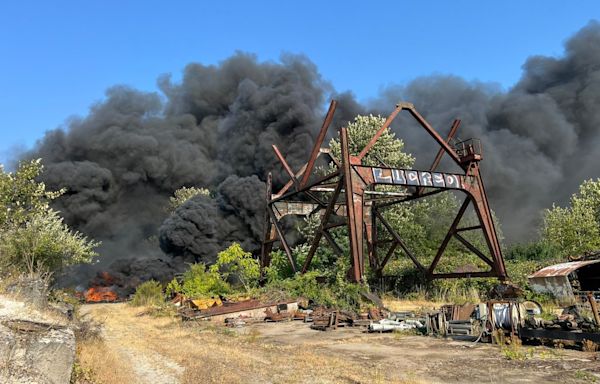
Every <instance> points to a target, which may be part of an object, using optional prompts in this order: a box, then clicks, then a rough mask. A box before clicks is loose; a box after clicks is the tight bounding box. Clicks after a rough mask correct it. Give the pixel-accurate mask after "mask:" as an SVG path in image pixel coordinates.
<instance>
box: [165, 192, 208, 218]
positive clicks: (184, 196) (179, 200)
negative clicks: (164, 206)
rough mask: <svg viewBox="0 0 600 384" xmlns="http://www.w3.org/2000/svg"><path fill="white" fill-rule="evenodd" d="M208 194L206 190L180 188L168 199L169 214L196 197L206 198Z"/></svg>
mask: <svg viewBox="0 0 600 384" xmlns="http://www.w3.org/2000/svg"><path fill="white" fill-rule="evenodd" d="M209 194H210V192H209V191H208V189H206V188H197V187H181V188H179V189H178V190H176V191H175V192H174V193H173V196H171V197H170V198H169V212H173V211H175V209H177V207H179V206H180V205H181V204H183V203H185V202H186V201H188V200H189V199H191V198H192V197H194V196H196V195H204V196H208V195H209Z"/></svg>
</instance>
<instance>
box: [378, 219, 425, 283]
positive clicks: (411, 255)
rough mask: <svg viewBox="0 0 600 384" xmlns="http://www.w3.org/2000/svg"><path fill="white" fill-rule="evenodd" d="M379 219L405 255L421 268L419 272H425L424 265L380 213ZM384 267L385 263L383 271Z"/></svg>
mask: <svg viewBox="0 0 600 384" xmlns="http://www.w3.org/2000/svg"><path fill="white" fill-rule="evenodd" d="M377 218H378V219H379V220H380V221H381V224H383V226H384V227H385V229H387V231H388V232H389V234H390V235H392V237H393V238H394V240H396V243H398V245H400V247H401V248H402V250H403V251H404V253H406V255H407V256H408V257H409V258H410V259H411V260H412V262H413V263H414V264H415V265H416V266H417V268H419V270H421V271H422V272H425V267H424V266H423V264H421V263H420V262H419V260H417V258H416V257H415V255H413V254H412V252H411V251H410V250H409V249H408V247H407V246H406V244H405V243H404V241H402V238H401V237H400V235H398V233H397V232H396V231H395V230H394V228H392V226H391V225H390V223H388V221H387V220H386V219H385V217H383V215H382V214H381V212H379V211H377ZM386 263H387V261H386ZM383 267H385V263H384V264H383V265H382V266H381V268H382V269H383Z"/></svg>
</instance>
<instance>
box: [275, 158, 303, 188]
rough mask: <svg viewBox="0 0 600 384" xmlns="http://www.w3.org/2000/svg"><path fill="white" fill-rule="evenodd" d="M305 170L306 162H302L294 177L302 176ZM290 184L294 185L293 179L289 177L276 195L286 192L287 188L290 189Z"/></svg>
mask: <svg viewBox="0 0 600 384" xmlns="http://www.w3.org/2000/svg"><path fill="white" fill-rule="evenodd" d="M305 171H306V164H304V165H303V166H302V168H300V170H299V171H298V173H296V179H298V178H299V177H300V176H302V174H303V173H304V172H305ZM292 185H294V179H290V181H288V182H287V183H286V184H285V185H284V186H283V187H282V188H281V189H280V190H279V192H277V193H276V195H277V196H281V195H283V194H284V193H286V192H287V191H288V189H290V188H291V187H292Z"/></svg>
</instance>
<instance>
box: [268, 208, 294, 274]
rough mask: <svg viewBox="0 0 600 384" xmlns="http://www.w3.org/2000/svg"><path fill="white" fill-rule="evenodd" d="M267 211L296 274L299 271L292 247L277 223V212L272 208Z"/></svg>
mask: <svg viewBox="0 0 600 384" xmlns="http://www.w3.org/2000/svg"><path fill="white" fill-rule="evenodd" d="M267 211H268V212H269V215H270V216H271V221H272V223H273V226H274V227H275V230H276V231H277V236H279V241H280V242H281V245H282V246H283V250H284V252H285V255H286V256H287V258H288V261H289V263H290V266H291V267H292V271H294V273H296V272H297V271H298V268H296V263H295V262H294V257H293V256H292V250H291V249H290V246H289V245H288V243H287V240H286V239H285V235H284V233H283V231H282V230H281V227H280V226H279V222H277V217H275V212H273V209H272V208H271V207H270V206H267Z"/></svg>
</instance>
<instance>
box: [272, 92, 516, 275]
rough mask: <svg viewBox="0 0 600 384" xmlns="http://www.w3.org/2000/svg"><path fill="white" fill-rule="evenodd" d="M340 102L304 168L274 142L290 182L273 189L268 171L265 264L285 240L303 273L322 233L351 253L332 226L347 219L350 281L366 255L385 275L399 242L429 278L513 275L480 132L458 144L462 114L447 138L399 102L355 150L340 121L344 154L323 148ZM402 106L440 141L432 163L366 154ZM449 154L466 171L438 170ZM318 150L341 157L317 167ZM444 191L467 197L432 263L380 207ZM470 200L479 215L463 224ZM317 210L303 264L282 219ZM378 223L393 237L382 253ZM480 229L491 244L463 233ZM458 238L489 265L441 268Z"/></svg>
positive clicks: (333, 245) (291, 258) (287, 251)
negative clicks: (375, 161) (374, 160)
mask: <svg viewBox="0 0 600 384" xmlns="http://www.w3.org/2000/svg"><path fill="white" fill-rule="evenodd" d="M335 108H336V102H335V101H332V102H331V106H330V108H329V111H328V113H327V116H326V117H325V121H324V122H323V125H322V127H321V130H320V132H319V134H318V136H317V138H316V140H315V143H314V146H313V148H312V151H311V154H310V157H309V158H308V161H307V162H306V164H305V165H304V166H302V167H301V168H300V169H299V170H297V171H295V170H293V169H292V167H291V166H290V165H289V164H288V162H287V161H286V159H285V156H284V154H283V153H281V151H280V150H279V149H278V148H277V146H276V145H273V150H274V151H275V155H276V156H277V159H278V160H279V162H280V163H281V165H282V167H283V169H284V170H285V172H286V173H287V174H288V176H289V182H288V183H287V184H285V185H284V186H283V187H282V188H281V189H280V190H279V191H278V192H276V193H273V191H272V188H273V185H272V178H271V174H269V176H268V179H267V191H266V200H267V204H266V215H265V232H264V241H263V247H262V254H261V266H262V267H263V269H264V268H265V267H268V266H269V264H270V255H271V250H272V247H273V243H275V242H279V244H280V246H281V248H282V249H283V250H284V252H285V254H286V256H287V259H288V261H289V263H290V266H291V268H292V269H293V271H294V272H298V271H299V272H301V273H304V272H306V271H307V270H308V269H309V268H310V265H311V262H312V260H313V257H314V256H315V253H316V250H317V248H318V247H319V246H320V244H321V240H322V239H323V238H324V239H325V240H326V241H327V243H328V244H329V245H330V246H331V248H332V249H333V250H334V251H335V252H336V253H337V254H338V256H339V257H347V256H348V255H344V254H343V252H342V250H341V248H340V246H339V245H338V244H337V243H336V242H335V239H334V238H333V236H332V235H331V232H330V231H331V230H332V229H334V228H336V227H340V226H346V227H347V228H348V240H349V245H350V261H351V265H352V268H351V271H350V279H351V280H352V281H355V282H359V281H364V277H365V264H366V259H368V263H369V266H370V268H371V269H372V270H373V271H375V272H376V274H377V275H379V276H381V274H382V271H383V268H384V267H385V265H386V264H387V263H388V261H389V260H390V258H391V257H392V255H393V254H394V252H395V251H396V249H398V248H399V249H401V250H402V251H403V253H404V254H405V255H406V256H408V257H409V258H410V259H411V260H412V261H413V263H414V264H415V266H416V267H417V268H418V269H419V270H420V271H422V272H423V273H425V275H426V276H428V277H429V278H458V277H498V278H500V279H501V280H504V279H505V278H506V277H507V275H506V269H505V267H504V259H503V257H502V251H501V249H500V243H499V242H498V236H497V234H496V228H495V226H494V221H493V220H492V214H491V210H490V207H489V204H488V199H487V196H486V192H485V188H484V185H483V180H482V178H481V173H480V167H479V162H480V161H481V160H482V149H481V143H480V142H479V140H477V139H469V140H466V141H462V142H459V143H456V144H454V145H451V144H450V143H451V142H452V139H453V137H454V135H455V134H456V131H457V129H458V127H459V125H460V120H455V121H454V123H453V124H452V127H451V128H450V132H449V134H448V136H447V138H446V139H443V138H442V137H441V136H440V134H439V133H438V132H437V131H436V130H435V129H434V128H433V127H432V126H431V125H430V124H429V123H428V122H427V121H426V120H425V118H424V117H423V116H421V114H419V112H417V110H416V109H415V107H414V105H412V104H410V103H399V104H398V105H397V106H396V108H395V109H394V111H393V112H392V113H391V114H390V116H389V117H388V118H387V119H386V121H385V123H384V124H383V126H382V127H381V128H380V129H379V130H378V131H377V132H376V133H375V135H374V136H373V137H372V138H371V140H370V141H369V143H368V144H367V145H366V146H365V147H364V148H363V149H362V151H361V152H360V153H359V154H358V155H356V156H355V155H353V154H351V153H350V150H349V145H348V143H349V137H348V131H347V129H346V128H341V129H340V131H339V137H340V143H341V158H339V159H338V158H335V157H334V156H333V155H332V153H331V152H330V150H329V149H327V148H321V145H322V144H323V141H324V140H325V137H326V135H327V132H328V129H329V126H330V124H331V122H332V119H333V115H334V112H335ZM401 111H407V112H408V113H409V114H410V115H411V116H412V117H413V118H414V119H415V120H416V122H417V123H418V124H419V125H420V126H421V127H422V128H423V129H424V130H425V131H426V132H427V133H428V134H429V135H430V136H431V137H432V138H433V140H434V141H435V142H436V143H437V145H438V147H439V149H438V152H437V155H436V156H435V158H434V160H433V163H432V165H431V167H430V168H429V169H427V170H415V169H397V168H391V167H389V166H387V165H386V164H384V163H383V162H381V164H379V165H378V166H370V165H365V164H363V159H364V157H365V156H366V155H367V154H368V153H369V151H371V149H372V148H373V146H374V145H375V143H376V142H377V140H378V139H379V137H380V136H381V135H382V134H383V133H384V132H385V130H386V129H387V128H388V127H389V126H390V124H391V123H392V121H393V120H394V118H395V117H396V116H397V115H398V114H399V113H400V112H401ZM444 154H447V155H448V156H449V157H450V158H451V159H452V161H453V162H454V163H455V164H456V165H457V166H458V169H460V172H454V173H451V172H440V171H438V170H437V168H438V166H439V164H440V161H441V159H442V157H443V155H444ZM320 155H325V156H328V157H329V160H330V161H331V163H333V164H335V167H334V170H333V171H331V172H329V173H328V174H325V175H323V174H320V173H319V172H318V171H317V167H315V164H316V162H317V159H318V157H319V156H320ZM379 185H385V186H387V187H386V188H385V189H384V190H382V189H381V188H379V189H377V188H376V187H377V186H379ZM444 191H456V192H462V193H463V194H464V195H465V198H464V200H463V203H462V205H461V206H460V209H459V210H458V212H457V213H456V216H455V218H454V220H453V222H452V225H451V226H450V228H449V229H448V232H447V234H446V236H445V237H444V239H443V241H442V242H441V244H440V246H439V249H438V251H437V253H436V255H435V257H434V259H433V261H432V262H431V264H429V265H423V264H422V262H421V261H420V260H419V255H415V254H414V253H413V252H412V251H411V249H410V248H411V247H410V244H406V243H405V241H404V240H403V239H402V237H401V236H400V235H399V234H398V232H397V230H396V229H395V228H393V227H392V225H391V224H390V223H389V222H388V221H387V220H386V219H385V217H384V215H383V214H382V213H383V212H384V211H385V210H386V208H389V207H390V206H392V205H394V204H399V203H402V202H407V201H412V200H417V199H421V198H425V197H427V196H432V195H435V194H438V193H440V192H444ZM469 206H472V207H473V209H474V211H475V213H476V220H477V222H476V223H475V224H474V225H473V224H471V225H469V226H461V225H460V224H461V218H462V217H463V216H464V214H465V212H466V211H467V208H468V207H469ZM313 214H318V215H320V219H321V220H320V225H319V227H318V229H317V230H316V232H315V235H314V239H313V240H312V244H311V246H310V249H309V252H308V256H307V257H306V260H305V262H304V264H303V265H302V266H299V265H297V261H296V260H294V255H293V254H292V251H291V248H290V245H289V243H288V240H287V239H286V233H285V232H284V226H283V225H282V223H281V220H282V219H283V218H284V217H285V216H288V215H296V216H308V215H313ZM378 223H381V225H382V227H383V228H385V230H386V231H387V232H389V235H390V236H391V237H392V239H393V241H392V243H391V245H390V246H389V247H388V248H387V250H385V253H384V256H383V257H382V256H381V255H380V254H379V253H380V252H381V250H380V248H381V247H382V244H380V243H379V242H378V234H377V228H378ZM478 230H480V231H481V232H482V234H483V237H484V239H485V244H486V245H487V248H488V249H487V250H486V251H482V250H480V249H479V248H477V247H476V246H475V245H473V244H472V243H471V242H469V241H468V240H467V238H466V237H465V236H464V233H465V232H467V231H478ZM452 239H456V240H458V241H459V242H460V243H462V244H463V245H464V246H465V247H466V248H467V249H468V250H469V251H470V252H472V253H473V254H475V255H476V256H477V257H479V258H480V259H481V260H483V261H484V262H485V264H486V265H487V266H488V267H489V269H488V270H480V271H469V272H451V273H440V272H436V267H437V266H438V263H439V262H440V260H441V259H442V257H443V255H444V251H445V250H446V248H447V246H448V243H449V242H450V240H452ZM365 244H366V248H367V250H368V255H367V258H365V257H364V256H365V255H364V246H365Z"/></svg>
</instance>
